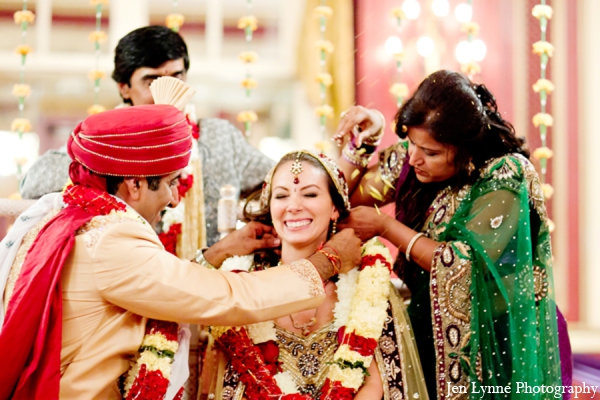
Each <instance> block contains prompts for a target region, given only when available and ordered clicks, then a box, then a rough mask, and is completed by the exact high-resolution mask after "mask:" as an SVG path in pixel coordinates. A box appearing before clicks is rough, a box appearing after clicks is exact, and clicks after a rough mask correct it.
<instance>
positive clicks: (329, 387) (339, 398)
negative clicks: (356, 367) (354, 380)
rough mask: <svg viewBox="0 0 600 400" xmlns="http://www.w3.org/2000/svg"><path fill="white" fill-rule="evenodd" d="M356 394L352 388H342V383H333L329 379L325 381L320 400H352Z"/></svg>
mask: <svg viewBox="0 0 600 400" xmlns="http://www.w3.org/2000/svg"><path fill="white" fill-rule="evenodd" d="M355 394H356V392H355V391H354V389H352V388H347V387H344V386H342V383H341V382H340V381H335V382H331V380H329V378H327V379H326V380H325V384H323V388H322V389H321V397H320V400H330V399H336V400H352V399H354V395H355Z"/></svg>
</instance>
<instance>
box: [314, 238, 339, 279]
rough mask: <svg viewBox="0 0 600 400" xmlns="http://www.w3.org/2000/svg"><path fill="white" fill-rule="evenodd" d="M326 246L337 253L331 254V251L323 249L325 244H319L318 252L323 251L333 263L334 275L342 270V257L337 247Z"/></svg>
mask: <svg viewBox="0 0 600 400" xmlns="http://www.w3.org/2000/svg"><path fill="white" fill-rule="evenodd" d="M326 247H327V248H329V249H331V251H332V252H334V253H335V254H331V253H328V252H326V251H325V250H323V249H324V248H325V246H323V244H321V245H320V246H319V248H318V249H317V253H321V254H323V255H324V256H325V257H327V259H328V260H329V262H330V263H331V265H333V275H337V274H339V273H340V271H341V270H342V259H341V258H340V255H339V253H338V252H337V250H336V249H334V248H333V247H331V246H326Z"/></svg>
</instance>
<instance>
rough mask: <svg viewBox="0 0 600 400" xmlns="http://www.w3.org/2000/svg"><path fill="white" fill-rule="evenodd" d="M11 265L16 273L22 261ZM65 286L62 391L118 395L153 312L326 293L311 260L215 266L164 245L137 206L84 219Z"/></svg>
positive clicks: (293, 303)
mask: <svg viewBox="0 0 600 400" xmlns="http://www.w3.org/2000/svg"><path fill="white" fill-rule="evenodd" d="M132 215H133V217H132ZM28 245H30V243H27V242H24V243H23V244H22V246H28ZM18 262H19V260H15V264H17V263H18ZM20 262H21V263H22V260H21V261H20ZM13 269H16V270H17V271H16V272H17V273H18V270H20V265H13ZM12 272H15V271H12ZM12 272H11V273H12ZM7 290H8V289H7ZM62 294H63V338H62V352H61V381H60V397H61V398H62V399H117V398H120V393H119V390H118V387H117V380H118V378H119V377H120V376H121V375H122V374H123V373H124V372H126V371H127V370H128V368H129V358H130V357H131V356H132V355H134V354H135V353H136V351H137V350H138V348H139V346H140V344H141V341H142V338H143V336H144V330H145V325H146V320H147V319H148V318H154V319H161V320H169V321H177V322H189V323H196V324H203V325H244V324H250V323H254V322H258V321H262V320H271V319H274V318H278V317H281V316H283V315H288V314H292V313H295V312H297V311H300V310H303V309H307V308H315V307H317V306H318V305H319V304H320V303H321V302H322V300H323V299H324V292H323V286H322V283H321V280H320V278H319V275H318V273H317V272H316V269H315V268H314V267H313V266H312V264H310V262H308V261H306V260H304V261H303V262H300V263H298V264H292V265H290V266H286V267H282V268H273V269H269V270H267V271H261V272H256V273H249V274H234V273H227V272H219V271H213V270H209V269H206V268H204V267H201V266H199V265H197V264H194V263H191V262H187V261H182V260H179V259H178V258H177V257H175V256H173V255H171V254H169V253H167V252H166V251H165V250H164V249H163V246H162V244H161V243H160V241H159V239H158V237H157V235H156V234H155V233H154V231H153V230H152V229H151V227H150V226H149V225H148V224H147V223H145V222H143V221H142V220H141V217H136V216H135V215H134V213H133V212H131V211H129V212H127V213H112V214H110V215H108V216H102V217H96V218H94V219H93V220H92V221H90V222H89V223H88V224H87V225H85V226H84V227H83V228H82V229H80V231H79V232H78V235H77V238H76V242H75V247H74V249H73V251H72V252H71V254H70V256H69V258H68V259H67V262H66V265H65V266H64V270H63V273H62ZM9 307H10V305H9Z"/></svg>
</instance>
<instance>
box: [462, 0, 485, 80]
mask: <svg viewBox="0 0 600 400" xmlns="http://www.w3.org/2000/svg"><path fill="white" fill-rule="evenodd" d="M467 4H468V5H469V7H470V8H471V10H472V9H473V0H468V1H467ZM479 29H480V27H479V24H478V23H476V22H473V21H468V22H465V23H463V24H462V26H461V31H462V32H464V33H466V34H467V48H468V49H469V52H468V54H469V57H468V59H467V60H466V61H465V62H461V64H460V70H461V71H462V72H463V73H465V74H466V75H467V76H468V77H469V79H473V76H475V75H476V74H478V73H480V72H481V65H479V63H478V62H477V60H475V59H474V57H473V41H474V40H475V38H476V37H477V36H478V35H479Z"/></svg>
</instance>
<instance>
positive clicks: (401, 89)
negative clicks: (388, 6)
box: [390, 7, 408, 107]
mask: <svg viewBox="0 0 600 400" xmlns="http://www.w3.org/2000/svg"><path fill="white" fill-rule="evenodd" d="M392 17H393V18H394V20H395V21H396V29H397V30H398V32H400V30H401V28H402V21H403V20H404V19H406V14H405V13H404V11H403V10H402V8H401V7H395V8H393V9H392ZM399 43H400V45H399V46H397V48H395V49H394V50H393V54H392V58H393V59H394V61H395V62H396V71H397V72H398V82H395V83H393V84H392V86H390V93H391V94H392V96H394V98H395V99H396V106H397V107H400V106H402V102H403V101H404V99H405V98H406V97H407V96H408V86H407V85H406V83H403V82H402V76H401V74H402V61H404V57H405V54H404V49H403V48H402V45H401V42H399Z"/></svg>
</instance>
